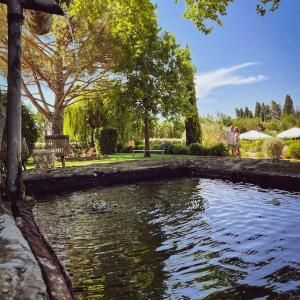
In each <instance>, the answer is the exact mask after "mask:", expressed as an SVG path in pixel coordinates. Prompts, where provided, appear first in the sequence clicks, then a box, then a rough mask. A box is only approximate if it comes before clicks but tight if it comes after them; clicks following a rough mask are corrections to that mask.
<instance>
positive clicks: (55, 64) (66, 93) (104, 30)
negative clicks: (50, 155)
mask: <svg viewBox="0 0 300 300" xmlns="http://www.w3.org/2000/svg"><path fill="white" fill-rule="evenodd" d="M73 5H76V1H75V2H74V4H73ZM110 13H111V12H110V11H108V10H106V11H105V12H104V13H103V14H102V18H98V19H97V20H96V21H95V22H94V23H93V24H91V23H90V22H89V21H88V19H87V16H86V19H83V16H80V19H79V17H78V16H77V15H73V16H72V17H71V18H61V17H54V20H53V25H52V32H51V33H50V34H48V35H46V36H43V37H41V36H38V35H36V34H33V33H32V32H31V31H30V30H28V29H26V28H25V30H24V31H23V44H24V47H23V48H24V51H23V57H22V67H23V77H22V90H23V96H25V97H27V98H28V99H29V100H30V101H31V102H32V104H33V105H34V106H35V108H36V109H37V110H38V111H39V112H40V113H41V114H42V115H43V116H44V117H45V118H46V119H47V120H48V121H49V122H51V123H52V128H53V133H54V134H61V133H62V131H63V116H64V109H65V108H66V107H67V106H69V105H71V104H72V103H75V102H76V101H77V100H78V98H79V97H80V98H81V99H82V98H83V97H85V98H89V97H91V96H93V95H94V94H95V89H94V84H95V83H96V82H97V83H99V81H101V82H102V83H103V84H102V88H103V89H106V88H107V86H106V82H107V80H106V72H107V71H108V70H110V69H111V63H112V56H111V53H112V51H111V47H113V46H112V43H113V42H112V40H113V39H112V37H111V32H110V29H109V27H108V26H107V23H106V19H107V18H108V16H107V14H110ZM5 20H6V18H5V11H4V9H1V10H0V60H1V61H2V62H4V64H2V65H0V67H2V68H3V69H2V73H5V72H6V71H5V70H6V67H5V65H6V62H7V35H6V24H5ZM74 62H76V63H74ZM46 90H47V91H49V90H50V91H51V93H52V95H53V96H52V97H53V99H49V96H48V97H47V95H46V93H45V91H46ZM97 92H98V93H99V92H100V88H99V85H98V87H97ZM48 95H49V92H48ZM52 97H51V98H52Z"/></svg>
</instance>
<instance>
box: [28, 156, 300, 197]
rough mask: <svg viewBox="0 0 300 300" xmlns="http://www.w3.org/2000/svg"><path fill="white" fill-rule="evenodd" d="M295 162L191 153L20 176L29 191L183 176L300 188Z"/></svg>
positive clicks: (36, 192) (299, 169) (43, 192)
mask: <svg viewBox="0 0 300 300" xmlns="http://www.w3.org/2000/svg"><path fill="white" fill-rule="evenodd" d="M299 166H300V165H299V163H292V162H288V161H272V160H270V159H268V160H267V159H264V160H255V159H234V158H228V157H192V156H191V158H165V159H160V160H148V161H145V160H141V161H131V162H124V163H118V164H98V165H97V164H95V165H91V166H87V167H73V168H66V169H61V168H60V169H57V170H55V171H52V172H49V173H42V172H25V173H24V176H23V178H24V184H25V186H26V192H27V193H28V194H31V195H47V194H50V193H60V192H68V191H74V190H82V189H88V188H93V187H97V186H104V185H114V184H126V183H132V182H133V183H136V182H140V181H147V180H165V179H168V178H174V177H183V176H193V177H204V178H219V179H225V180H231V181H238V182H248V183H254V184H257V185H260V186H262V187H266V188H277V189H285V190H291V191H297V192H300V167H299Z"/></svg>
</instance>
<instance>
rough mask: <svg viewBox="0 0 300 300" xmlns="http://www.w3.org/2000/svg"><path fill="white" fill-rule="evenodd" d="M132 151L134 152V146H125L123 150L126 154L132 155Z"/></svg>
mask: <svg viewBox="0 0 300 300" xmlns="http://www.w3.org/2000/svg"><path fill="white" fill-rule="evenodd" d="M132 150H133V147H132V146H125V147H124V149H123V151H124V153H131V152H132Z"/></svg>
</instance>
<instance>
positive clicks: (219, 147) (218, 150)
mask: <svg viewBox="0 0 300 300" xmlns="http://www.w3.org/2000/svg"><path fill="white" fill-rule="evenodd" d="M208 152H209V154H210V155H212V156H225V155H226V152H227V151H226V147H225V145H224V144H223V143H218V144H216V145H213V146H212V147H210V148H209V151H208Z"/></svg>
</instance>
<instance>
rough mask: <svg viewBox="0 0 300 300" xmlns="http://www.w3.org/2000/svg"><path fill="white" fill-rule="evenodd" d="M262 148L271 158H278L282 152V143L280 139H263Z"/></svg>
mask: <svg viewBox="0 0 300 300" xmlns="http://www.w3.org/2000/svg"><path fill="white" fill-rule="evenodd" d="M263 149H264V152H266V153H267V154H268V156H269V157H271V158H272V159H279V158H280V157H281V154H282V149H283V143H282V141H281V140H280V139H277V138H270V139H267V140H265V141H264V145H263Z"/></svg>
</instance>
